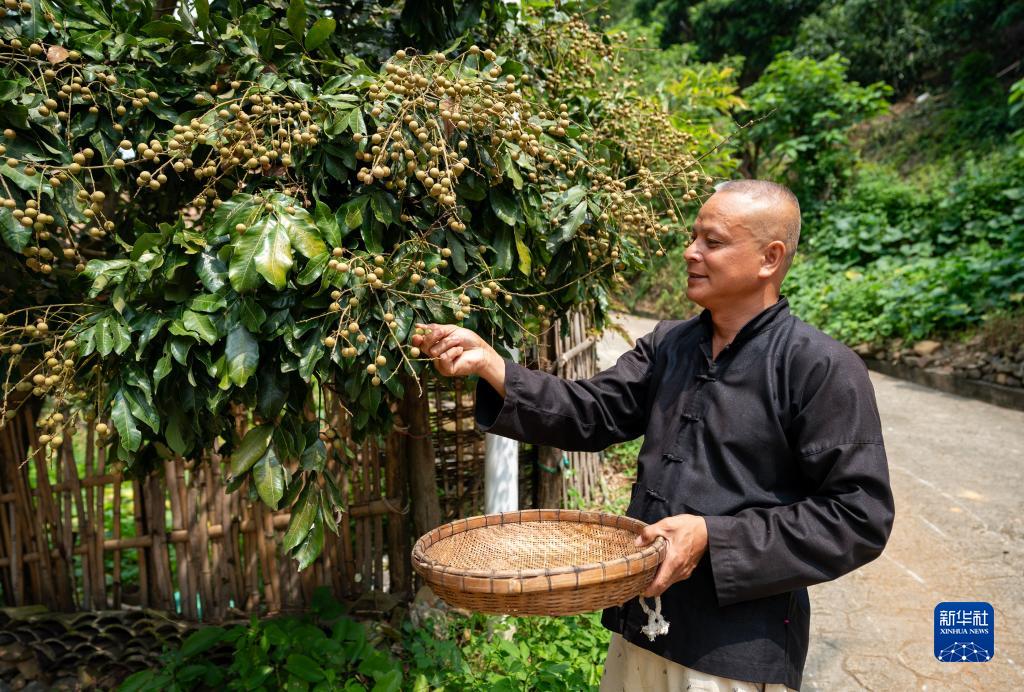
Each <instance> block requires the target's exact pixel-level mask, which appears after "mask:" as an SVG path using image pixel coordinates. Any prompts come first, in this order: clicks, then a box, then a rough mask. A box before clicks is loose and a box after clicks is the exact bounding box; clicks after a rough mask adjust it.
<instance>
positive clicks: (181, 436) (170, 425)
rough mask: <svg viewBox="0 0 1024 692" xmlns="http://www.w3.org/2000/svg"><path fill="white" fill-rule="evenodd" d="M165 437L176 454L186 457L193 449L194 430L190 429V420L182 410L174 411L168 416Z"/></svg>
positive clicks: (176, 409)
mask: <svg viewBox="0 0 1024 692" xmlns="http://www.w3.org/2000/svg"><path fill="white" fill-rule="evenodd" d="M164 437H165V438H166V439H167V445H168V446H169V447H170V448H171V450H172V451H173V452H174V453H175V454H178V455H180V456H184V455H185V454H186V453H187V452H188V450H189V449H190V448H191V446H192V445H191V443H190V440H191V439H192V430H191V428H190V427H188V419H187V418H186V417H185V413H184V412H183V411H182V410H181V409H180V408H175V409H173V410H172V411H171V415H170V416H168V418H167V429H166V430H165V432H164Z"/></svg>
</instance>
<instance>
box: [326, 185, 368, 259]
mask: <svg viewBox="0 0 1024 692" xmlns="http://www.w3.org/2000/svg"><path fill="white" fill-rule="evenodd" d="M369 201H370V198H369V197H366V196H360V197H356V198H354V199H351V200H349V201H348V202H346V203H345V204H344V205H342V206H341V207H339V209H338V214H337V220H338V223H339V224H340V223H341V222H342V220H344V223H345V226H347V227H348V228H349V230H354V229H356V228H359V227H360V226H362V225H363V210H364V209H366V203H367V202H369ZM338 244H339V245H340V242H339V243H338ZM335 247H337V245H335Z"/></svg>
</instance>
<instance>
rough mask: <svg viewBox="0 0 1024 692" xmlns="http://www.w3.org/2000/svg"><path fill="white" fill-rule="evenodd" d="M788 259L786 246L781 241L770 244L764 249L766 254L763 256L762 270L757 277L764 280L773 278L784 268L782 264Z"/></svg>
mask: <svg viewBox="0 0 1024 692" xmlns="http://www.w3.org/2000/svg"><path fill="white" fill-rule="evenodd" d="M785 259H786V244H785V243H784V242H782V241H781V240H773V241H772V242H770V243H768V245H767V246H766V247H765V249H764V253H763V254H762V255H761V268H760V269H759V270H758V272H757V275H758V277H760V278H762V279H767V278H770V277H772V276H773V275H774V274H775V273H776V272H777V271H779V269H781V268H782V263H783V261H785Z"/></svg>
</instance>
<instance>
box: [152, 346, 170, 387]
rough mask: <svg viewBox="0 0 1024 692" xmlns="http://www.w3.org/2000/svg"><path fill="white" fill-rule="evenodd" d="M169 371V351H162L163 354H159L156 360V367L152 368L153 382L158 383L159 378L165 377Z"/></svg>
mask: <svg viewBox="0 0 1024 692" xmlns="http://www.w3.org/2000/svg"><path fill="white" fill-rule="evenodd" d="M170 372H171V354H170V352H169V351H164V354H163V355H162V356H160V360H158V361H157V362H156V367H155V368H154V369H153V384H154V385H158V384H160V380H162V379H164V378H165V377H167V375H168V374H170Z"/></svg>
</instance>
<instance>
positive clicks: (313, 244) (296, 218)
mask: <svg viewBox="0 0 1024 692" xmlns="http://www.w3.org/2000/svg"><path fill="white" fill-rule="evenodd" d="M278 221H279V222H280V224H281V226H282V227H283V228H284V230H285V232H286V233H287V234H288V239H289V240H290V241H291V246H292V247H293V248H295V249H296V250H298V251H299V253H300V254H302V255H303V256H304V257H306V258H309V259H312V258H313V257H318V256H320V255H324V254H327V246H326V245H325V244H324V241H323V240H322V239H321V238H320V231H319V230H318V229H317V227H316V224H315V223H313V217H311V216H310V215H309V212H308V211H306V210H305V209H298V208H297V209H296V210H295V211H294V212H292V213H290V214H287V213H286V214H282V215H281V216H280V217H279V218H278Z"/></svg>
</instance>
